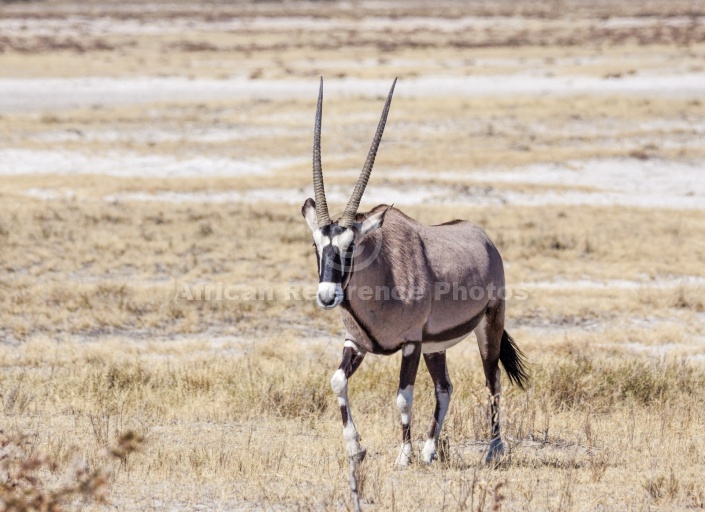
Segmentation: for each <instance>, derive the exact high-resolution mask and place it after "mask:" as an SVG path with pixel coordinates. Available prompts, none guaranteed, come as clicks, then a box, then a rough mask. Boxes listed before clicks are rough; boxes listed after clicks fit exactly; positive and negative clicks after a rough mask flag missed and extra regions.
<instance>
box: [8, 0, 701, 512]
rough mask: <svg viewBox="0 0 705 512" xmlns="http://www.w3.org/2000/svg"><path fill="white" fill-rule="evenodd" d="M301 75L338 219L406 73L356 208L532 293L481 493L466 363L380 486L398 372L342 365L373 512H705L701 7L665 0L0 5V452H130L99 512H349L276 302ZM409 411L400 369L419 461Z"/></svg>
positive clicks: (321, 372)
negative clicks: (434, 235)
mask: <svg viewBox="0 0 705 512" xmlns="http://www.w3.org/2000/svg"><path fill="white" fill-rule="evenodd" d="M321 75H323V76H324V78H325V102H324V121H323V165H324V170H325V176H326V185H327V187H326V190H327V192H328V196H329V203H330V204H331V207H332V210H333V211H336V210H340V209H342V207H343V205H344V204H345V202H346V201H347V197H348V194H349V193H350V191H351V189H352V186H353V183H354V180H355V178H356V175H357V173H358V170H359V168H360V165H361V164H362V162H363V160H364V156H365V154H366V151H367V148H368V144H369V141H370V138H371V135H372V133H373V130H374V127H375V124H376V122H377V119H378V116H379V111H380V109H381V106H382V102H383V98H384V96H385V95H386V92H387V90H388V87H389V85H390V83H391V79H392V78H393V77H394V76H399V82H398V84H397V89H396V92H395V99H394V102H393V105H392V110H391V113H390V117H389V121H388V124H387V128H386V132H385V138H384V141H383V143H382V145H381V147H380V151H379V154H378V158H377V162H376V167H375V171H374V173H373V175H372V179H371V181H370V185H369V187H368V190H367V192H366V195H365V198H364V200H363V204H362V206H363V208H367V207H372V206H374V205H376V204H378V203H388V204H389V203H394V204H395V205H396V206H397V207H399V208H400V209H402V210H403V211H405V212H406V213H408V214H409V215H411V216H413V217H415V218H417V219H419V220H420V221H422V222H425V223H429V224H433V223H439V222H443V221H447V220H450V219H453V218H467V219H471V220H473V221H474V222H477V223H478V224H480V225H482V226H483V227H484V228H485V229H486V230H487V232H488V233H489V234H490V236H491V238H492V239H493V240H494V241H495V243H496V245H497V246H498V248H499V249H500V251H501V253H502V255H503V258H504V261H505V268H506V273H507V282H508V283H509V285H510V287H511V288H512V289H513V290H516V291H522V292H526V297H525V298H524V299H521V300H519V299H517V298H516V297H515V298H513V299H512V300H510V301H509V302H508V311H507V326H508V329H510V330H511V332H512V335H513V336H514V337H515V338H516V339H517V340H518V342H519V344H520V346H521V347H522V348H523V349H524V350H525V352H526V354H527V357H528V358H529V360H530V361H531V365H532V374H533V381H532V385H531V387H530V388H529V389H528V390H527V391H526V392H521V391H519V390H518V389H516V388H515V387H510V386H508V385H505V387H504V388H503V391H504V397H503V400H504V405H505V408H504V410H503V411H504V412H503V417H502V425H503V429H504V433H505V438H506V439H507V441H508V444H509V446H510V448H511V457H510V459H508V461H506V463H505V464H504V465H503V466H501V467H500V468H498V469H496V470H495V469H491V468H488V467H486V466H484V465H482V464H481V463H480V461H481V459H482V451H483V450H484V449H486V446H487V406H486V401H485V396H484V394H483V377H482V373H481V365H480V361H479V357H478V354H477V347H476V346H475V343H474V340H470V342H466V343H463V344H461V345H459V346H458V347H456V348H454V349H453V351H452V352H451V355H450V356H449V359H450V360H451V365H450V375H451V378H452V380H453V382H454V385H455V396H454V399H453V400H454V402H453V405H452V406H451V409H450V412H449V416H448V420H447V425H446V431H445V432H446V433H445V436H446V438H447V439H448V441H449V443H450V452H449V457H448V460H447V461H445V462H442V463H440V464H436V465H435V466H432V467H430V468H427V467H423V466H422V465H420V464H416V465H414V466H413V467H412V468H410V469H408V470H399V469H396V468H394V467H393V466H392V462H393V461H394V458H395V456H396V450H397V449H398V441H399V435H400V433H399V428H398V421H399V420H398V412H397V410H396V406H395V405H394V392H395V390H396V382H395V380H396V376H397V373H398V360H397V359H398V358H397V357H396V356H393V357H390V358H382V357H369V358H368V359H367V360H366V361H365V363H364V364H363V366H362V368H361V369H360V371H359V372H358V374H356V375H355V377H354V378H353V379H352V380H351V383H350V392H351V396H352V398H351V400H352V406H353V411H354V414H355V420H356V422H357V423H358V427H359V429H360V431H361V433H362V435H363V442H364V443H365V444H366V445H367V446H368V450H369V451H368V460H367V461H366V462H365V465H364V467H363V472H362V478H363V483H362V497H363V507H364V510H393V509H402V510H429V509H439V510H443V509H447V510H460V509H468V508H470V509H472V510H492V509H493V507H494V506H495V505H496V504H498V503H499V504H501V507H502V508H503V509H505V510H620V511H621V510H685V509H690V508H702V507H703V506H705V480H703V474H705V467H704V466H703V460H705V458H704V457H705V440H704V438H703V432H705V413H703V411H705V392H704V391H703V390H704V389H705V366H703V363H705V316H704V312H705V300H703V297H705V267H704V266H703V261H705V232H704V231H705V206H704V205H705V174H704V172H703V171H704V170H705V146H703V143H702V139H703V133H704V131H705V103H704V102H703V98H702V96H703V94H702V93H703V91H705V11H703V10H702V8H701V6H700V5H699V4H697V3H693V2H684V1H676V2H670V3H668V4H665V3H663V2H652V1H644V2H636V1H620V2H577V1H573V2H561V3H550V4H549V3H546V2H535V3H534V2H521V3H516V2H509V1H500V2H473V3H472V4H466V3H463V2H446V3H433V4H431V3H404V4H402V3H394V2H369V3H368V2H363V3H354V4H352V3H351V4H348V3H342V4H338V3H329V2H325V3H322V2H313V3H297V4H289V3H251V4H250V3H239V2H234V3H231V2H228V3H217V2H216V3H212V4H208V6H203V5H195V4H192V3H186V2H178V1H177V2H147V3H146V4H145V3H139V4H137V3H129V2H127V3H126V2H121V3H113V2H100V1H93V2H86V3H80V4H79V3H74V2H64V1H53V2H50V1H47V2H17V3H0V178H1V179H0V205H1V206H0V304H1V306H0V308H1V311H2V313H1V314H0V319H1V320H0V425H1V426H2V430H3V431H4V432H5V434H15V433H24V434H27V435H29V436H30V438H29V439H30V440H31V443H30V444H31V446H32V449H34V450H37V451H39V452H42V453H46V454H48V455H49V456H50V457H52V458H53V459H55V460H56V461H57V463H58V464H59V467H60V468H65V467H66V465H67V464H69V463H70V461H72V460H74V459H75V458H76V457H78V458H79V459H81V460H84V461H86V462H88V464H89V465H96V464H98V463H99V462H98V461H99V460H100V453H101V449H103V448H104V447H105V446H106V445H107V444H109V443H110V442H111V441H112V440H114V439H115V438H116V436H117V434H118V432H120V431H124V430H127V429H131V430H135V431H137V432H139V433H140V434H141V435H144V436H145V444H144V446H143V448H142V449H141V451H140V452H139V453H137V454H134V455H131V456H130V458H129V460H127V461H125V462H124V464H117V463H116V464H115V465H114V467H112V474H111V482H112V484H111V485H112V486H111V490H110V492H109V496H108V497H109V500H110V503H111V504H110V505H101V506H96V508H98V509H106V510H107V509H111V510H291V509H298V510H309V509H311V510H349V509H350V506H351V505H350V501H349V498H348V489H347V482H346V460H345V458H344V457H343V446H342V440H341V439H340V419H339V415H338V411H337V407H336V404H335V400H334V398H333V397H332V394H331V392H330V390H329V384H328V381H329V379H330V376H331V374H332V372H333V370H334V369H335V367H336V366H337V364H338V357H339V353H340V350H341V346H342V327H341V325H340V322H339V320H338V317H337V314H336V313H335V312H323V311H321V310H319V309H317V308H316V307H315V305H314V303H313V301H311V300H294V299H292V298H291V297H289V296H287V295H286V293H287V292H286V290H287V289H288V288H292V287H293V289H295V290H297V292H301V295H302V296H305V295H306V292H307V291H309V292H310V290H312V289H315V286H316V278H315V261H314V259H313V253H312V250H311V247H310V245H311V240H310V234H309V232H308V230H307V228H306V226H305V223H304V222H303V221H302V219H301V218H300V213H299V209H300V204H301V203H302V202H303V200H304V199H305V198H307V197H308V196H310V195H311V194H312V191H311V185H310V172H311V171H310V158H311V157H310V153H311V135H312V127H313V114H314V108H315V99H316V93H317V87H318V79H319V77H320V76H321ZM183 286H187V287H189V288H190V289H193V290H199V289H202V287H204V286H222V287H229V286H230V287H233V289H234V290H237V291H238V293H243V292H247V293H254V294H255V296H256V295H257V293H259V292H261V291H264V293H265V295H266V293H269V291H271V293H272V297H271V298H266V297H265V299H264V300H255V299H253V300H249V299H248V300H244V299H243V300H233V301H227V300H205V299H203V300H184V299H180V298H179V291H180V290H182V288H183ZM505 381H506V379H505ZM505 384H506V383H505ZM432 406H433V403H432V389H431V385H430V379H428V376H427V375H426V372H425V370H423V369H422V370H421V371H420V376H419V382H418V390H417V400H416V402H415V404H414V407H415V413H414V414H415V416H414V418H415V420H414V421H415V423H414V430H413V437H414V442H415V443H416V446H417V447H418V448H420V446H421V443H422V441H423V437H424V431H425V428H426V427H427V425H426V421H427V416H429V414H430V411H431V409H432ZM419 422H420V423H419ZM62 471H63V469H57V470H56V471H55V472H54V473H51V472H50V474H47V475H44V477H46V480H47V481H48V482H50V483H55V482H57V481H58V480H59V479H60V478H63V476H62V475H63V474H64V473H62ZM82 507H83V506H82V505H81V504H79V503H74V504H73V508H76V509H79V508H82ZM69 508H71V507H69Z"/></svg>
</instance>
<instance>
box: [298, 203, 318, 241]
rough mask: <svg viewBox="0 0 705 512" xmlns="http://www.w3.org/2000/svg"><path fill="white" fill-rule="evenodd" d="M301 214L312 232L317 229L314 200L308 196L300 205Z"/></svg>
mask: <svg viewBox="0 0 705 512" xmlns="http://www.w3.org/2000/svg"><path fill="white" fill-rule="evenodd" d="M301 215H303V216H304V219H306V223H307V224H308V227H309V228H310V229H311V232H312V233H315V232H316V230H317V229H318V215H316V201H314V200H313V199H311V198H310V197H309V198H308V199H306V202H305V203H304V205H303V206H302V207H301Z"/></svg>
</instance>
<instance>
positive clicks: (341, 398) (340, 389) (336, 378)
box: [330, 369, 365, 457]
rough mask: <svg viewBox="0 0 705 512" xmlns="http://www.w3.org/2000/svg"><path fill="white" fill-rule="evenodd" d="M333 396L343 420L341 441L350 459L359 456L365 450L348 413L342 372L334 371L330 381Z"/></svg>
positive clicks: (348, 408)
mask: <svg viewBox="0 0 705 512" xmlns="http://www.w3.org/2000/svg"><path fill="white" fill-rule="evenodd" d="M330 385H331V387H332V388H333V392H334V393H335V396H336V397H337V398H338V405H339V406H340V413H341V416H342V418H343V440H344V441H345V448H346V449H347V451H348V455H349V456H350V457H354V456H356V455H359V454H361V453H362V452H364V451H365V450H364V449H363V448H362V446H360V434H358V433H357V429H356V428H355V423H354V422H353V419H352V413H351V412H350V403H349V402H348V379H347V377H345V373H344V372H343V370H340V369H338V370H336V372H335V373H334V374H333V378H332V379H331V381H330Z"/></svg>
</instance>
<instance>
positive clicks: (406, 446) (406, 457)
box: [397, 385, 414, 466]
mask: <svg viewBox="0 0 705 512" xmlns="http://www.w3.org/2000/svg"><path fill="white" fill-rule="evenodd" d="M413 402H414V386H413V385H408V386H406V387H405V388H404V389H400V390H399V391H398V392H397V407H398V408H399V412H400V414H401V429H402V443H401V450H400V451H399V456H398V457H397V464H399V465H402V466H408V465H409V463H410V462H411V457H412V453H413V452H412V450H413V448H412V444H411V406H412V404H413Z"/></svg>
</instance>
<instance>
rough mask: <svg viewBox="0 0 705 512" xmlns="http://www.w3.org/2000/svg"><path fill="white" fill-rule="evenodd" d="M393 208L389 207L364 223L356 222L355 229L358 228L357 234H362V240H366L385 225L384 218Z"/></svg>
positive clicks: (371, 216)
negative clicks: (365, 238)
mask: <svg viewBox="0 0 705 512" xmlns="http://www.w3.org/2000/svg"><path fill="white" fill-rule="evenodd" d="M392 206H394V205H392ZM392 206H388V207H387V208H385V209H384V210H383V211H381V212H379V213H375V214H374V215H370V216H369V217H367V218H366V219H365V220H363V221H362V222H356V223H355V227H356V228H357V232H358V233H360V238H364V237H366V236H367V235H369V234H370V233H372V232H373V231H375V230H377V229H379V228H381V227H382V224H384V217H385V216H386V215H387V212H388V211H389V210H390V209H391V208H392Z"/></svg>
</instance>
